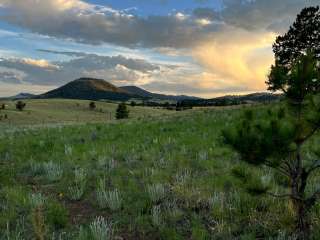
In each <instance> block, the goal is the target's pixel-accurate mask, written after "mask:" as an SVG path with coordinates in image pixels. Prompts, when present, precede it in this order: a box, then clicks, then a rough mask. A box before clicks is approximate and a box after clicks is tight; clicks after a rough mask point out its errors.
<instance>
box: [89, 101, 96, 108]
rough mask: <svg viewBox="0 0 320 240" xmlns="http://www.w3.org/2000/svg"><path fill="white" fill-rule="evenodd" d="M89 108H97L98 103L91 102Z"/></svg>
mask: <svg viewBox="0 0 320 240" xmlns="http://www.w3.org/2000/svg"><path fill="white" fill-rule="evenodd" d="M89 108H90V110H95V109H96V108H97V106H96V103H95V102H90V103H89Z"/></svg>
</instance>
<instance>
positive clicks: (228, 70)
mask: <svg viewBox="0 0 320 240" xmlns="http://www.w3.org/2000/svg"><path fill="white" fill-rule="evenodd" d="M230 35H232V38H230V37H229V36H230ZM274 39H275V34H273V33H270V32H265V31H262V32H256V34H255V35H252V34H251V33H250V32H248V31H245V30H239V29H237V28H230V29H229V30H228V31H227V30H226V31H225V32H223V33H220V34H219V36H216V40H215V41H214V42H208V43H207V44H204V45H202V46H199V47H198V48H195V49H194V51H193V55H194V57H195V58H196V59H197V60H198V61H199V63H200V64H201V65H202V66H203V67H204V68H205V69H206V71H208V72H210V73H214V74H215V75H216V76H217V77H218V79H224V80H225V81H224V82H225V84H226V83H228V84H232V85H234V86H236V85H242V86H246V87H250V90H252V91H259V90H261V89H264V86H265V83H264V82H265V79H266V77H267V74H268V71H269V67H270V65H271V64H272V62H273V54H272V51H271V50H270V46H271V45H272V42H273V41H274ZM206 81H207V82H212V83H214V81H215V80H214V78H213V79H211V80H210V79H208V78H207V80H206Z"/></svg>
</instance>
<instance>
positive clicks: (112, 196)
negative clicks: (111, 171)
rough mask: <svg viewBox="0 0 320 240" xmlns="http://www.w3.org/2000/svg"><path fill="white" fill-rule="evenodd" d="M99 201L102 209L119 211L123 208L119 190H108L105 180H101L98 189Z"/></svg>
mask: <svg viewBox="0 0 320 240" xmlns="http://www.w3.org/2000/svg"><path fill="white" fill-rule="evenodd" d="M96 194H97V195H96V196H97V201H98V205H99V207H100V208H109V209H110V210H112V211H117V210H119V209H121V207H122V197H121V194H120V192H119V191H118V189H114V190H107V189H106V186H105V180H104V179H100V180H99V183H98V188H97V193H96Z"/></svg>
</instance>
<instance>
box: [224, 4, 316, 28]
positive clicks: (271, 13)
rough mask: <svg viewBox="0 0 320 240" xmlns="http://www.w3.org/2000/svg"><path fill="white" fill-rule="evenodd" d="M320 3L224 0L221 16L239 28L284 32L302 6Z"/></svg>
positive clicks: (226, 21)
mask: <svg viewBox="0 0 320 240" xmlns="http://www.w3.org/2000/svg"><path fill="white" fill-rule="evenodd" d="M319 4H320V1H319V0H281V1H279V0H244V1H240V0H224V10H223V11H222V12H221V16H222V18H223V20H224V21H225V23H226V24H228V25H232V26H236V27H238V28H244V29H247V30H270V31H273V32H276V33H283V32H284V31H286V30H287V29H288V26H289V24H290V23H292V22H293V21H294V19H295V17H296V15H297V14H298V13H299V12H300V11H301V9H302V8H304V7H309V6H315V5H319Z"/></svg>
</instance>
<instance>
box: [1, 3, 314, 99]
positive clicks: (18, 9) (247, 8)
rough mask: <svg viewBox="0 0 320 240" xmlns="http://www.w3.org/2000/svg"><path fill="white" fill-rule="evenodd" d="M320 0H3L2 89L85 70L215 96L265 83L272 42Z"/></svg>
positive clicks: (21, 88) (32, 87)
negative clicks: (307, 8) (302, 11)
mask: <svg viewBox="0 0 320 240" xmlns="http://www.w3.org/2000/svg"><path fill="white" fill-rule="evenodd" d="M315 5H320V0H281V1H279V0H23V1H22V0H0V97H5V96H11V95H15V94H17V93H20V92H28V93H35V94H39V93H43V92H46V91H48V90H51V89H54V88H56V87H59V86H62V85H64V84H66V83H67V82H70V81H72V80H75V79H77V78H80V77H93V78H100V79H105V80H106V81H109V82H111V83H113V84H115V85H116V86H125V85H136V86H139V87H142V88H144V89H146V90H149V91H152V92H157V93H166V94H185V95H192V96H199V97H205V98H210V97H215V96H221V95H226V94H246V93H250V92H260V91H266V86H265V81H266V78H267V75H268V72H269V69H270V66H271V64H272V63H273V61H274V60H273V59H274V57H273V53H272V43H273V42H274V41H275V38H276V37H277V36H278V35H282V34H284V33H285V32H286V31H287V30H288V28H289V26H290V25H291V24H292V23H293V21H294V20H295V17H296V15H297V14H298V13H299V12H300V11H301V9H302V8H304V7H307V6H315Z"/></svg>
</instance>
